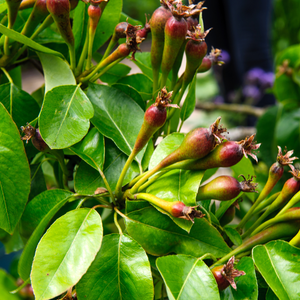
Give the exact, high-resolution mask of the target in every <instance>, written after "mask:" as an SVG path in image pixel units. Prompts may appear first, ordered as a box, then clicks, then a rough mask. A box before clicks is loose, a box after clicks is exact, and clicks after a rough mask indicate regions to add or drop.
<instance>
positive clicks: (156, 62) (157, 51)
mask: <svg viewBox="0 0 300 300" xmlns="http://www.w3.org/2000/svg"><path fill="white" fill-rule="evenodd" d="M167 1H168V0H167ZM167 1H165V0H161V1H160V3H161V6H160V7H159V8H157V9H156V10H155V11H154V13H153V14H152V17H151V19H150V22H149V23H150V28H151V35H152V44H151V65H152V72H153V93H154V94H156V92H157V90H158V79H159V70H160V65H161V61H162V55H163V50H164V41H165V25H166V23H167V21H168V19H169V18H171V17H172V13H171V11H170V9H169V8H168V5H167Z"/></svg>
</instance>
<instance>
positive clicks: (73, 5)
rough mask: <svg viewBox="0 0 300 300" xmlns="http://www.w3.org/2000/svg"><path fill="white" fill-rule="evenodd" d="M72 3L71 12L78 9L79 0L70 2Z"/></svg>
mask: <svg viewBox="0 0 300 300" xmlns="http://www.w3.org/2000/svg"><path fill="white" fill-rule="evenodd" d="M69 1H70V10H73V9H75V8H76V7H77V5H78V2H79V0H69Z"/></svg>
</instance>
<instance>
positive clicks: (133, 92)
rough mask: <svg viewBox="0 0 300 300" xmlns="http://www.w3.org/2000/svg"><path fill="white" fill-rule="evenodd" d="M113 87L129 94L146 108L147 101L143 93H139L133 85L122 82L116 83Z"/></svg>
mask: <svg viewBox="0 0 300 300" xmlns="http://www.w3.org/2000/svg"><path fill="white" fill-rule="evenodd" d="M112 87H114V88H116V89H118V90H120V91H122V92H124V93H125V94H127V95H128V96H129V97H130V98H131V99H132V100H133V101H135V102H136V103H137V104H138V105H139V106H140V107H141V108H142V109H143V110H145V108H146V105H145V102H144V100H143V98H142V97H141V95H140V94H139V92H138V91H137V90H136V89H135V88H133V87H132V86H129V85H126V84H122V83H116V84H114V85H113V86H112Z"/></svg>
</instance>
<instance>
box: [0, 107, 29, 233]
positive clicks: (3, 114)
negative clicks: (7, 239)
mask: <svg viewBox="0 0 300 300" xmlns="http://www.w3.org/2000/svg"><path fill="white" fill-rule="evenodd" d="M0 127H1V128H5V130H1V132H0V170H1V172H0V220H1V222H0V228H2V229H4V230H5V231H7V232H8V233H10V234H12V233H13V232H14V229H15V227H16V225H17V223H18V222H19V220H20V218H21V215H22V213H23V210H24V208H25V205H26V202H27V199H28V195H29V192H30V169H29V165H28V161H27V158H26V155H25V150H24V146H23V142H22V141H21V139H20V135H19V131H18V128H17V127H16V125H15V124H14V122H13V120H12V119H11V116H10V115H9V113H8V112H7V111H6V109H5V108H4V106H3V104H2V103H0Z"/></svg>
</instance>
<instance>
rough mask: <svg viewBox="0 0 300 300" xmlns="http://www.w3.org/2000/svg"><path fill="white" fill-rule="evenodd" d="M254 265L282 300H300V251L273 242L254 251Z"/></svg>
mask: <svg viewBox="0 0 300 300" xmlns="http://www.w3.org/2000/svg"><path fill="white" fill-rule="evenodd" d="M252 256H253V260H254V263H255V265H256V267H257V269H258V270H259V272H260V273H261V274H262V276H263V277H264V279H265V280H266V282H267V283H268V285H269V286H270V288H271V289H272V290H273V292H274V293H275V294H276V295H277V297H278V298H279V299H280V300H297V299H300V289H299V282H300V273H299V268H300V249H298V248H296V247H293V246H291V245H289V244H288V243H287V242H284V241H280V240H278V241H272V242H269V243H268V244H266V245H263V246H262V245H259V246H256V247H255V248H254V249H253V250H252Z"/></svg>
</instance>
